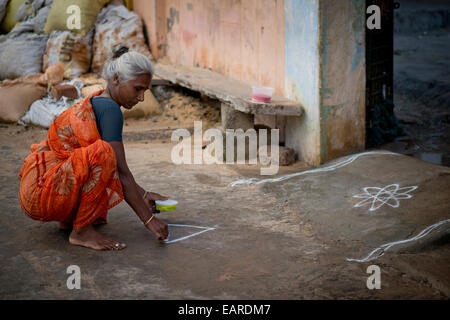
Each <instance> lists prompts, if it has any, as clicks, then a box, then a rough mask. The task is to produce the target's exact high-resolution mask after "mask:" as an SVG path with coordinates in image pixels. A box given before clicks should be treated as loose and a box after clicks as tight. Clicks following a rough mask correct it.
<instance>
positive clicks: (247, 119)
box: [220, 103, 254, 131]
mask: <svg viewBox="0 0 450 320" xmlns="http://www.w3.org/2000/svg"><path fill="white" fill-rule="evenodd" d="M220 115H221V118H222V127H223V128H225V129H242V130H244V131H246V130H247V129H250V128H253V127H254V115H253V114H249V113H244V112H241V111H237V110H235V109H234V108H233V107H231V106H229V105H228V104H226V103H222V104H221V106H220Z"/></svg>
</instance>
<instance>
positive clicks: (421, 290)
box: [0, 107, 450, 299]
mask: <svg viewBox="0 0 450 320" xmlns="http://www.w3.org/2000/svg"><path fill="white" fill-rule="evenodd" d="M169 108H170V107H169ZM162 116H163V117H164V115H162ZM159 117H161V116H159ZM167 118H168V117H167ZM161 122H162V121H161ZM126 124H128V125H126V126H125V128H124V145H125V150H126V155H127V161H128V164H129V166H130V169H131V171H132V172H133V174H134V176H135V178H136V180H137V182H138V183H139V184H140V185H141V186H143V187H144V188H146V189H148V190H152V191H155V192H159V193H161V194H164V195H168V196H169V197H171V198H174V199H176V200H178V201H179V207H178V209H177V211H176V212H172V213H162V214H161V215H160V217H161V218H162V219H163V220H165V221H166V222H168V223H169V224H185V225H196V226H204V227H214V228H216V229H215V230H212V231H208V232H205V233H203V234H201V235H198V236H196V237H192V238H190V239H187V240H184V241H180V242H176V243H172V244H162V243H159V242H158V241H157V240H156V239H155V237H154V236H153V235H152V234H151V233H150V232H148V231H147V230H146V229H144V228H143V227H142V225H141V224H140V222H139V220H138V218H137V217H136V215H135V214H134V213H133V211H132V209H131V208H130V207H129V206H128V205H127V204H126V203H125V202H122V203H121V204H119V205H118V206H116V207H114V208H113V209H112V210H110V214H109V218H108V219H109V222H108V224H107V225H105V226H101V227H99V228H100V230H101V231H102V232H104V233H106V234H108V235H110V236H112V237H115V238H117V239H118V240H120V241H123V242H125V243H126V244H127V248H126V249H125V250H123V251H120V252H97V251H94V250H90V249H85V248H81V247H76V246H72V245H70V244H69V243H68V241H67V240H68V233H67V232H63V231H59V230H58V229H57V223H52V222H49V223H41V222H37V221H33V220H31V219H30V218H28V217H27V216H26V215H25V214H24V213H23V212H22V211H21V209H20V205H19V202H18V198H17V194H18V190H19V179H18V176H17V175H18V172H19V170H20V167H21V165H22V161H23V159H24V158H25V156H26V155H27V154H28V152H29V146H30V144H31V143H35V142H39V141H41V140H42V139H45V138H46V132H47V130H46V129H42V128H37V127H28V128H24V127H22V126H18V125H9V124H0V141H1V142H0V152H1V153H2V166H1V168H0V182H1V184H0V189H1V191H0V201H1V202H2V206H1V214H0V237H1V242H0V260H1V262H0V268H1V273H0V283H1V284H2V286H1V287H0V298H2V299H48V298H56V299H98V298H104V299H448V298H449V296H450V278H449V276H448V266H449V265H450V246H449V242H448V234H449V230H450V228H449V226H448V224H446V225H444V226H443V228H440V229H439V230H437V231H436V232H434V233H432V235H433V237H427V238H426V241H418V242H415V245H413V246H408V247H407V248H403V249H401V250H392V251H391V252H386V253H385V255H383V256H381V257H379V258H378V259H376V260H373V261H369V262H363V263H360V262H350V261H347V260H346V258H360V257H363V256H365V255H367V254H368V253H369V252H370V251H371V250H372V249H374V248H376V247H378V246H380V245H381V244H383V243H386V242H389V241H397V240H401V239H406V238H410V237H412V236H414V235H417V234H418V233H419V232H420V231H421V230H423V229H424V228H425V227H426V226H429V225H431V224H433V223H436V222H438V221H442V220H444V219H448V218H450V217H449V215H448V212H450V210H449V208H450V203H449V199H448V191H446V190H448V189H449V187H450V171H449V169H448V168H446V167H442V166H436V165H433V164H429V163H426V162H423V161H421V160H418V159H414V158H412V157H406V156H402V155H397V156H392V155H381V154H379V155H377V154H375V155H364V156H361V158H358V159H356V160H355V161H353V162H352V163H350V164H348V165H347V166H345V167H342V168H339V169H336V170H334V171H331V172H324V173H317V174H315V173H312V174H305V175H304V176H298V177H294V178H292V179H288V180H286V181H284V182H277V183H264V184H261V185H249V186H247V185H238V186H234V187H230V183H231V182H233V181H236V180H238V179H246V178H252V177H256V178H261V176H260V175H259V168H258V166H250V165H178V166H177V165H174V164H173V163H172V162H171V159H170V151H171V149H172V147H173V146H174V145H175V142H171V141H170V132H171V130H173V128H170V126H169V129H167V128H166V127H165V126H160V123H159V121H157V122H153V120H152V118H150V119H146V120H131V119H128V120H126ZM139 126H141V127H140V129H139V130H138V129H137V127H139ZM139 132H140V133H139ZM338 161H340V160H338ZM379 168H383V170H382V172H380V170H379ZM304 170H305V168H304V167H303V166H302V164H301V163H298V162H297V163H296V164H295V165H294V166H290V167H281V168H280V171H279V173H278V174H277V176H282V175H286V174H290V173H295V172H302V171H304ZM374 170H375V171H376V172H377V174H375V171H374ZM372 171H373V172H372ZM411 172H413V173H414V174H413V175H411ZM389 183H401V184H402V186H410V185H417V186H418V189H417V193H415V194H414V198H413V199H410V200H400V201H401V206H400V207H399V208H391V207H389V206H387V205H385V206H383V207H382V208H380V209H379V210H378V211H376V213H370V212H369V211H368V207H364V208H354V207H353V206H354V204H355V201H356V200H357V199H355V198H353V197H352V195H354V194H357V193H360V192H361V190H362V188H363V187H365V186H372V185H374V186H380V187H381V186H384V185H386V184H389ZM424 212H426V213H427V214H426V215H424ZM169 230H170V232H171V234H172V235H173V236H175V237H181V236H185V235H188V234H190V233H192V232H194V231H196V230H191V229H189V228H187V229H183V228H177V227H169ZM73 264H75V265H78V266H80V269H81V279H82V280H81V283H82V288H81V289H80V290H68V289H67V287H66V280H67V277H68V275H67V273H66V269H67V267H68V266H69V265H73ZM372 264H375V265H377V266H379V267H380V269H381V289H380V290H369V289H368V288H367V286H366V281H367V278H368V276H369V274H367V272H366V270H367V267H368V266H369V265H372Z"/></svg>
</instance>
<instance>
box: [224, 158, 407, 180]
mask: <svg viewBox="0 0 450 320" xmlns="http://www.w3.org/2000/svg"><path fill="white" fill-rule="evenodd" d="M373 154H390V155H399V153H394V152H390V151H369V152H362V153H358V154H355V155H352V156H350V157H348V158H346V159H344V160H342V161H340V162H337V163H334V164H331V165H328V166H325V167H322V168H317V169H311V170H306V171H301V172H296V173H291V174H288V175H285V176H281V177H277V178H266V179H258V178H250V179H239V180H235V181H233V182H231V183H230V184H229V186H230V187H234V186H236V185H238V184H247V185H250V184H260V183H266V182H279V181H283V180H286V179H290V178H293V177H297V176H301V175H304V174H309V173H318V172H326V171H333V170H336V169H338V168H341V167H344V166H346V165H348V164H350V163H352V162H353V161H355V160H356V159H358V158H359V157H362V156H366V155H373Z"/></svg>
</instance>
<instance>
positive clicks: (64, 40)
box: [43, 30, 93, 79]
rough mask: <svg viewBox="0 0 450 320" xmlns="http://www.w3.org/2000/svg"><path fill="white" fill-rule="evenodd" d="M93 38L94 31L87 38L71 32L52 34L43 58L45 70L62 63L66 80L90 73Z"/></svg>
mask: <svg viewBox="0 0 450 320" xmlns="http://www.w3.org/2000/svg"><path fill="white" fill-rule="evenodd" d="M92 36H93V30H92V32H90V33H89V34H88V35H87V36H85V37H83V36H81V35H79V34H76V33H73V32H70V31H55V32H52V34H51V35H50V38H49V39H48V41H47V47H46V50H45V54H44V57H43V70H45V69H47V68H48V67H49V66H51V65H53V64H56V63H58V62H62V63H63V64H64V67H65V72H64V78H66V79H72V78H75V77H79V76H80V75H82V74H84V73H86V72H88V71H89V67H90V64H91V56H92V46H91V42H92Z"/></svg>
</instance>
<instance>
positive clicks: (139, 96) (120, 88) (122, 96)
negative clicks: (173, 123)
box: [113, 74, 152, 109]
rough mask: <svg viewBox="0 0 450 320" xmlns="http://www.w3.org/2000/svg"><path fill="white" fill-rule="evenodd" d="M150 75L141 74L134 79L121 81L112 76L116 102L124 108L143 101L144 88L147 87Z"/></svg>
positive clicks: (129, 107)
mask: <svg viewBox="0 0 450 320" xmlns="http://www.w3.org/2000/svg"><path fill="white" fill-rule="evenodd" d="M151 81H152V76H151V75H150V74H141V75H139V76H137V77H136V78H135V79H132V80H129V81H126V82H122V81H119V80H118V79H116V78H114V81H113V86H114V87H115V88H114V89H115V90H114V91H115V94H114V98H115V100H116V102H117V103H118V104H119V105H121V106H123V107H124V108H126V109H131V108H133V107H134V106H135V105H136V104H137V103H139V102H141V101H144V93H145V90H147V89H149V87H150V83H151Z"/></svg>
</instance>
